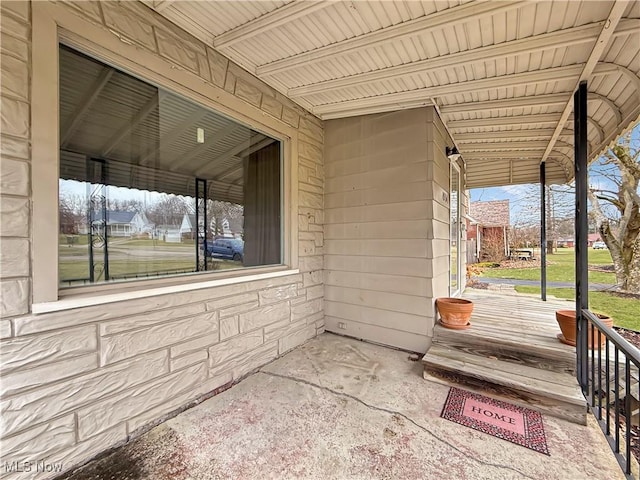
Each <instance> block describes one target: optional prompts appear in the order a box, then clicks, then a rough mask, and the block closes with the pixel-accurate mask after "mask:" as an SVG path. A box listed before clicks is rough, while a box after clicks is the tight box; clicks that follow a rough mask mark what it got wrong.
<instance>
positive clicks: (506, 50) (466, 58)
mask: <svg viewBox="0 0 640 480" xmlns="http://www.w3.org/2000/svg"><path fill="white" fill-rule="evenodd" d="M629 22H630V23H631V24H633V25H635V26H636V27H638V29H640V20H638V21H634V20H629ZM603 24H604V22H596V23H591V24H588V25H581V26H579V27H573V28H567V29H565V30H559V31H556V32H551V33H545V34H542V35H537V36H534V37H527V38H523V39H520V40H513V41H510V42H505V43H499V44H497V45H489V46H486V47H481V48H476V49H473V50H468V51H464V52H458V53H453V54H450V55H444V56H441V57H436V58H429V59H426V60H420V61H417V62H411V63H407V64H403V65H396V66H393V67H389V68H384V69H381V70H375V71H372V72H364V73H359V74H356V75H351V76H348V77H342V78H335V79H331V80H325V81H321V82H317V83H313V84H309V85H303V86H299V87H294V88H291V89H289V91H288V94H287V96H289V97H291V98H293V97H301V96H307V95H314V94H317V93H324V92H332V91H335V90H338V89H341V88H348V87H356V86H360V85H369V84H371V83H373V82H379V81H383V80H390V79H393V80H396V79H401V78H406V77H410V76H412V75H416V74H420V73H425V72H431V71H434V70H444V69H449V68H454V67H460V66H463V65H468V64H471V63H475V62H482V61H487V60H493V59H496V58H503V57H507V56H515V55H520V54H523V53H526V54H531V53H535V52H538V51H541V50H545V49H549V48H557V47H560V46H561V47H569V46H571V45H577V44H580V43H585V42H591V41H594V40H595V39H596V37H597V35H598V33H599V32H600V30H602V25H603Z"/></svg>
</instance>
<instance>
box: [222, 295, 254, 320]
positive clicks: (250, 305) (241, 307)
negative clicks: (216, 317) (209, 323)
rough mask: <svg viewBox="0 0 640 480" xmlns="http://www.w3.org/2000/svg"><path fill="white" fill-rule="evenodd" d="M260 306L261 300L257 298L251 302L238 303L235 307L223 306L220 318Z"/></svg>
mask: <svg viewBox="0 0 640 480" xmlns="http://www.w3.org/2000/svg"><path fill="white" fill-rule="evenodd" d="M259 306H260V302H259V301H258V300H257V299H256V300H254V301H252V302H249V303H243V304H242V305H236V306H235V307H229V308H223V309H222V310H220V318H221V319H222V318H226V317H233V316H236V315H238V314H242V313H244V312H248V311H250V310H253V309H255V308H258V307H259Z"/></svg>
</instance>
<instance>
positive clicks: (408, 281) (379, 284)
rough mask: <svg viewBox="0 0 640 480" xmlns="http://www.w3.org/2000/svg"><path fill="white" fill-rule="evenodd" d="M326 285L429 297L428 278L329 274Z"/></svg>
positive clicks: (327, 274) (373, 274) (367, 274)
mask: <svg viewBox="0 0 640 480" xmlns="http://www.w3.org/2000/svg"><path fill="white" fill-rule="evenodd" d="M325 285H331V286H333V287H352V288H361V289H364V290H377V291H379V292H391V293H402V294H405V295H417V296H427V293H428V285H427V279H426V278H415V277H404V276H399V275H385V274H379V273H361V272H331V271H330V272H327V273H326V275H325Z"/></svg>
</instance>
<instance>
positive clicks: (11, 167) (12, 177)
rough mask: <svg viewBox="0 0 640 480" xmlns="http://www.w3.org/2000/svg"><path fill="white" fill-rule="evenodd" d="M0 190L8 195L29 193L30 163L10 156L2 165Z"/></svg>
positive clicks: (25, 194)
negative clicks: (11, 158) (12, 158)
mask: <svg viewBox="0 0 640 480" xmlns="http://www.w3.org/2000/svg"><path fill="white" fill-rule="evenodd" d="M0 192H2V193H3V194H6V195H22V196H25V197H26V196H28V195H29V164H28V163H26V162H20V161H17V160H10V159H8V158H3V159H2V166H0Z"/></svg>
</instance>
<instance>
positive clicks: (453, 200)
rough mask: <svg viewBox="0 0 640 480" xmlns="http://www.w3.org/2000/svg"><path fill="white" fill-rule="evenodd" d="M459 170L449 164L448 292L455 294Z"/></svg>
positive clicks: (457, 253) (458, 274)
mask: <svg viewBox="0 0 640 480" xmlns="http://www.w3.org/2000/svg"><path fill="white" fill-rule="evenodd" d="M459 198H460V172H459V171H458V169H457V168H456V167H455V166H454V165H453V164H451V192H450V195H449V205H450V227H451V230H450V237H449V238H450V241H451V256H450V259H451V261H450V270H449V271H450V281H449V282H450V283H449V293H450V294H451V295H455V294H456V293H457V292H458V291H459V290H460V278H461V277H460V251H459V248H460V220H461V218H460V200H459Z"/></svg>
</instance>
